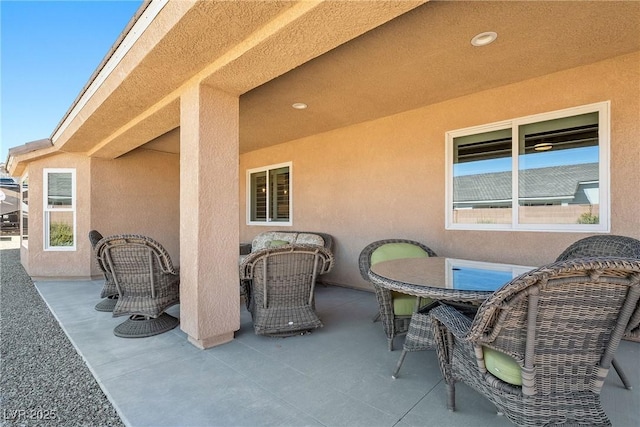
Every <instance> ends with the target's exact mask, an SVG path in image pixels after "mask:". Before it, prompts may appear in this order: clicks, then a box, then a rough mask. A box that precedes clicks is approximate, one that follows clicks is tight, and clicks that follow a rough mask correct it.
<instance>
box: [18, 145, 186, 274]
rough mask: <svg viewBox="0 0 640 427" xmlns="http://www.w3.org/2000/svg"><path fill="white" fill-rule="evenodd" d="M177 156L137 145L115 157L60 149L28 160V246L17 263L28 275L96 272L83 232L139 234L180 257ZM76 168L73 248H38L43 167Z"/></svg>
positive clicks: (172, 256)
mask: <svg viewBox="0 0 640 427" xmlns="http://www.w3.org/2000/svg"><path fill="white" fill-rule="evenodd" d="M179 165H180V159H179V155H178V154H169V153H162V152H157V151H152V150H144V149H138V150H134V151H132V152H131V153H129V154H126V155H124V156H122V157H120V158H118V159H115V160H102V159H91V158H89V157H86V156H84V155H74V154H66V153H60V154H57V155H55V156H52V157H48V158H46V159H43V160H39V161H35V162H32V163H31V164H29V166H28V169H27V173H28V175H29V246H28V249H25V248H22V249H21V258H22V264H23V266H24V267H25V269H26V270H27V272H28V273H29V275H30V276H32V277H34V278H48V279H52V278H53V279H86V278H90V277H101V273H100V271H99V270H98V267H97V265H96V263H95V262H94V260H93V251H92V248H91V245H90V243H89V240H88V238H87V235H88V233H89V231H90V230H91V229H94V228H95V229H97V230H98V231H100V232H101V233H102V234H103V235H104V236H107V235H110V234H121V233H133V234H144V235H147V236H151V237H153V238H155V239H156V240H158V241H159V242H160V243H161V244H162V245H163V246H164V247H165V248H166V249H167V251H168V252H169V254H170V255H171V259H172V261H173V262H174V263H175V264H176V265H178V263H179V260H180V244H179V240H180V236H179V228H180V204H179V194H180V166H179ZM44 168H75V169H76V195H77V200H76V239H77V240H76V250H75V251H72V252H69V251H44V250H43V202H42V192H43V188H42V185H43V169H44Z"/></svg>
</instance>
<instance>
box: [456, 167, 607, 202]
mask: <svg viewBox="0 0 640 427" xmlns="http://www.w3.org/2000/svg"><path fill="white" fill-rule="evenodd" d="M598 173H599V171H598V164H597V163H584V164H577V165H566V166H552V167H546V168H538V169H529V170H527V171H526V173H520V174H519V181H520V183H519V184H520V185H519V187H520V190H521V191H522V194H521V197H523V198H526V199H572V198H574V196H575V194H576V191H577V190H578V184H580V183H583V182H591V181H598V180H599V175H598ZM453 181H454V185H453V201H454V202H455V203H464V202H471V201H498V200H511V172H510V171H508V172H494V173H484V174H476V175H464V176H459V177H456V178H454V180H453Z"/></svg>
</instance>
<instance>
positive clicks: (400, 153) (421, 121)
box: [240, 53, 640, 289]
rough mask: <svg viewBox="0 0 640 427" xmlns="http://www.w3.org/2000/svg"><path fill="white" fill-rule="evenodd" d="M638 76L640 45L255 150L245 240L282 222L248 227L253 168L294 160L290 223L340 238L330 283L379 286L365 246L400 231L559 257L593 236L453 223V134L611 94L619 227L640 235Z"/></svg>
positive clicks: (464, 252) (464, 245)
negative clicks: (369, 278)
mask: <svg viewBox="0 0 640 427" xmlns="http://www.w3.org/2000/svg"><path fill="white" fill-rule="evenodd" d="M638 81H640V53H634V54H630V55H625V56H621V57H618V58H614V59H611V60H607V61H603V62H600V63H595V64H591V65H588V66H584V67H579V68H575V69H571V70H567V71H562V72H558V73H554V74H550V75H546V76H542V77H539V78H535V79H531V80H527V81H524V82H521V83H515V84H512V85H508V86H503V87H500V88H497V89H493V90H489V91H484V92H479V93H476V94H473V95H469V96H465V97H461V98H457V99H453V100H450V101H445V102H442V103H439V104H435V105H430V106H426V107H423V108H419V109H416V110H412V111H408V112H405V113H401V114H397V115H394V116H389V117H385V118H382V119H379V120H374V121H370V122H366V123H362V124H359V125H354V126H350V127H346V128H342V129H337V130H334V131H331V132H326V133H323V134H319V135H314V136H311V137H308V138H303V139H300V140H296V141H291V142H288V143H284V144H280V145H277V146H274V147H270V148H266V149H262V150H257V151H254V152H250V153H246V154H244V155H242V156H241V157H240V224H241V230H240V236H241V240H242V241H247V242H248V241H251V239H252V238H253V236H255V235H256V234H258V233H260V232H262V231H265V230H267V229H275V228H276V227H269V228H267V227H259V226H247V225H246V218H245V209H246V197H245V191H246V187H245V186H246V182H245V181H246V176H245V172H246V170H247V169H250V168H256V167H260V166H266V165H270V164H276V163H281V162H287V161H292V162H293V168H292V169H293V174H292V181H293V190H292V191H293V226H292V227H288V228H289V229H294V230H310V231H314V230H315V231H322V232H325V233H329V234H331V235H332V236H333V237H334V238H335V248H334V249H335V255H336V259H337V262H336V268H335V269H334V270H333V272H332V273H330V274H329V275H328V276H327V278H326V280H327V281H328V282H332V283H336V284H344V285H348V286H355V287H361V288H366V289H370V285H368V284H367V283H366V282H364V281H363V280H362V278H361V277H360V274H359V271H358V254H359V253H360V251H361V250H362V248H364V247H365V246H366V245H367V244H368V243H370V242H372V241H374V240H378V239H384V238H392V237H399V238H411V239H415V240H419V241H421V242H423V243H425V244H427V245H429V246H430V247H431V248H432V249H433V250H435V251H436V253H438V254H439V255H442V256H451V257H460V258H468V259H478V260H487V261H502V262H509V263H515V264H524V265H541V264H544V263H547V262H551V261H553V260H554V259H555V257H556V256H557V255H559V254H560V253H561V252H562V250H563V249H564V248H566V247H567V246H568V245H569V244H571V243H572V242H574V241H575V240H578V239H580V238H582V237H585V234H580V233H546V232H506V231H498V232H490V231H446V230H445V229H444V224H445V218H444V213H445V206H444V203H445V145H444V144H445V132H447V131H450V130H455V129H461V128H465V127H470V126H475V125H482V124H486V123H492V122H497V121H501V120H505V119H511V118H517V117H523V116H527V115H531V114H537V113H544V112H548V111H554V110H559V109H564V108H568V107H573V106H579V105H584V104H590V103H595V102H600V101H606V100H610V101H611V118H612V119H611V224H612V225H611V232H612V233H614V234H622V235H627V236H631V237H635V238H640V219H639V215H638V212H640V198H639V197H638V183H639V182H640V172H639V171H640V168H638V166H637V164H638V159H639V158H640V144H639V143H638V140H639V139H640V123H639V121H638V117H640V99H639V97H638ZM345 96H348V94H345ZM310 108H312V107H310ZM300 117H301V120H304V119H305V116H304V112H301V116H300ZM292 126H295V123H292Z"/></svg>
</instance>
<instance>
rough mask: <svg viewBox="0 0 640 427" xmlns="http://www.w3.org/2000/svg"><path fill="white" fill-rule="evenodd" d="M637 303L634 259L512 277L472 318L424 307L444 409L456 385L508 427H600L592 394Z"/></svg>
mask: <svg viewBox="0 0 640 427" xmlns="http://www.w3.org/2000/svg"><path fill="white" fill-rule="evenodd" d="M639 297H640V260H637V259H632V258H613V257H601V258H576V259H572V260H568V261H562V262H556V263H553V264H549V265H546V266H543V267H540V268H538V269H535V270H532V271H530V272H528V273H525V274H523V275H521V276H519V277H517V278H515V279H513V280H512V281H511V282H509V283H507V284H506V285H504V286H503V287H501V288H500V289H499V290H497V291H496V292H495V293H493V294H492V295H491V296H490V297H489V298H488V299H487V300H486V301H485V302H484V303H482V305H481V306H480V308H479V310H478V312H477V313H476V316H475V317H474V318H473V319H470V318H468V317H466V316H464V315H463V314H461V313H460V312H458V311H457V310H456V309H455V308H453V307H451V306H447V305H441V306H439V307H436V308H434V309H433V310H432V311H431V319H432V322H433V329H434V335H435V341H436V344H437V346H436V351H437V354H438V360H439V363H440V369H441V371H442V375H443V377H444V380H445V382H446V384H447V391H448V407H449V409H450V410H452V411H453V410H455V383H456V382H457V381H462V382H464V383H466V384H467V385H469V386H470V387H472V388H473V389H475V390H476V391H478V392H480V393H481V394H483V395H484V396H485V397H487V398H488V399H489V400H490V401H491V402H492V403H493V404H494V405H495V406H496V407H497V408H498V411H499V412H501V413H503V414H504V415H505V416H506V417H507V418H508V419H509V420H511V421H512V422H513V423H515V424H517V425H526V426H528V425H556V424H569V425H610V424H611V423H610V421H609V418H608V417H607V415H606V413H605V412H604V409H603V408H602V405H601V402H600V391H601V390H602V386H603V383H604V380H605V378H606V376H607V373H608V371H609V369H610V367H611V362H612V359H613V357H614V354H615V352H616V349H617V347H618V345H619V344H620V340H621V339H622V336H623V334H624V333H625V330H626V329H627V328H628V326H627V325H628V324H629V321H630V319H634V318H637V317H638V316H640V310H639V309H638V300H639Z"/></svg>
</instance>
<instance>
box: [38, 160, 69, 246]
mask: <svg viewBox="0 0 640 427" xmlns="http://www.w3.org/2000/svg"><path fill="white" fill-rule="evenodd" d="M43 194H44V249H45V250H75V248H76V172H75V169H45V170H44V191H43Z"/></svg>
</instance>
